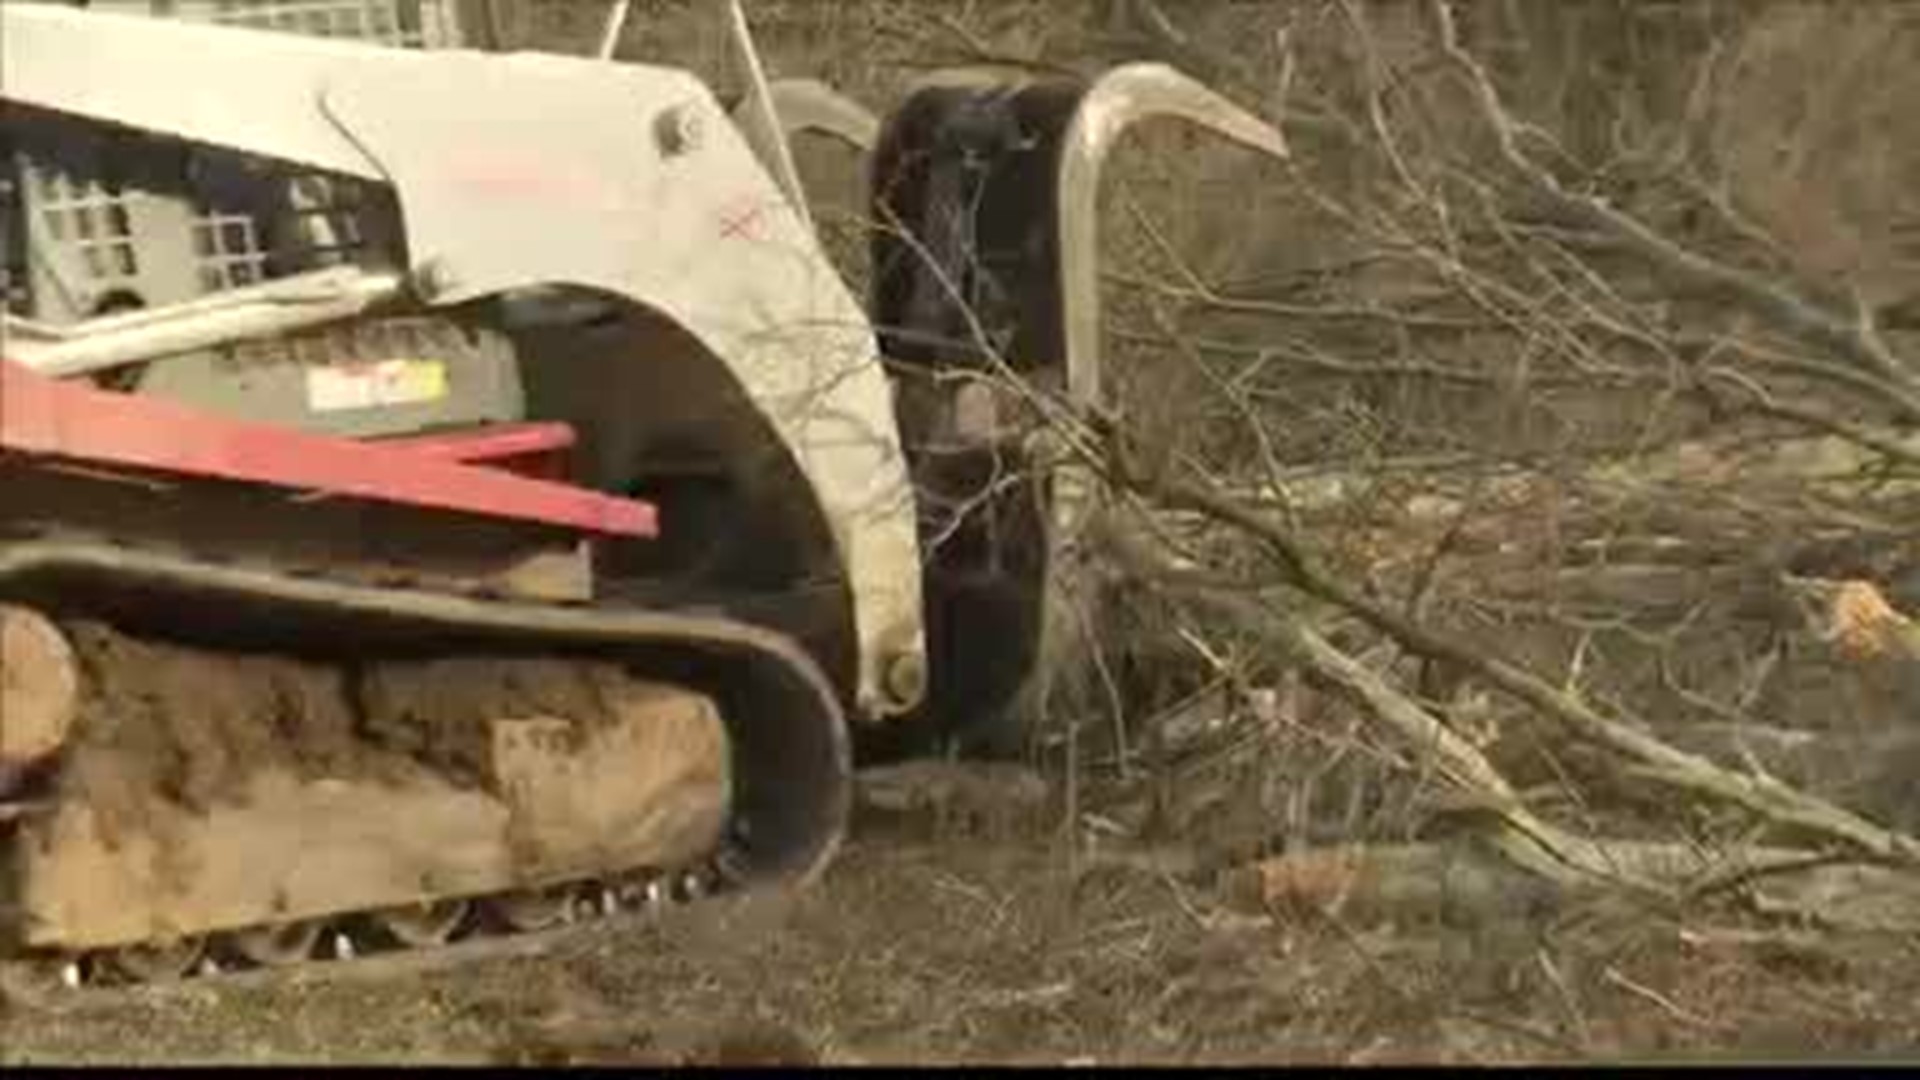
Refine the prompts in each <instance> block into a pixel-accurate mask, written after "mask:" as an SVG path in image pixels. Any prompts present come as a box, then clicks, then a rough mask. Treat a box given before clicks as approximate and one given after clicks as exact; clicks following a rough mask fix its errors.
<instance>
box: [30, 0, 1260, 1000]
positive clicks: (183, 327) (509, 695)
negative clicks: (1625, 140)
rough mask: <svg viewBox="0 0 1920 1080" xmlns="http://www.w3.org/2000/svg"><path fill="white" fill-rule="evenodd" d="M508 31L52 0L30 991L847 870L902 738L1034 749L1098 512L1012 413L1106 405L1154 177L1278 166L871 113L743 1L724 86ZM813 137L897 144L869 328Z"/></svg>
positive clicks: (371, 3) (958, 102)
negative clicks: (1002, 737)
mask: <svg viewBox="0 0 1920 1080" xmlns="http://www.w3.org/2000/svg"><path fill="white" fill-rule="evenodd" d="M483 7H484V5H483ZM619 7H621V9H622V10H624V5H620V6H619ZM473 8H474V5H456V4H451V3H448V4H435V3H431V2H428V0H412V2H407V0H351V2H348V0H328V2H318V0H302V2H284V3H283V2H258V3H228V2H200V3H194V2H190V0H180V2H177V3H167V4H159V3H155V4H151V5H148V4H130V3H120V4H95V5H92V7H91V8H90V9H89V8H84V7H81V6H75V5H70V4H60V3H23V2H15V0H8V2H7V3H5V4H0V99H3V100H4V113H0V129H3V130H4V133H5V150H6V153H5V156H4V158H0V201H3V202H4V222H5V231H4V233H3V234H0V241H3V244H4V246H3V248H0V253H3V254H4V265H5V268H6V275H5V279H4V284H5V294H6V295H5V299H6V318H5V323H4V331H5V332H4V339H0V958H5V963H7V964H9V965H11V968H10V970H12V971H13V972H14V973H15V974H16V975H22V977H23V978H25V977H27V976H28V975H30V976H32V977H34V978H39V977H43V976H44V977H47V978H48V979H49V980H50V981H49V985H57V984H58V983H59V982H61V981H64V982H65V983H67V984H81V983H88V984H91V983H115V982H126V981H133V982H139V981H147V980H155V979H172V978H178V977H184V976H191V975H197V974H207V973H218V972H226V971H232V970H236V969H241V968H254V967H284V966H288V965H298V964H305V963H310V962H318V961H321V960H328V959H346V958H351V957H353V956H357V955H362V954H364V953H367V952H369V951H374V950H380V949H425V948H434V947H441V946H452V945H457V944H458V943H460V942H463V941H467V940H471V939H476V938H485V937H494V936H501V935H514V934H536V933H541V932H546V931H550V930H553V929H554V928H556V927H559V926H561V925H562V924H566V923H571V922H575V921H577V920H579V919H581V918H582V917H584V916H585V915H587V914H590V913H605V912H611V911H614V910H618V909H620V908H623V907H630V906H641V905H646V904H650V903H656V902H663V901H667V900H672V899H681V900H685V899H690V898H692V897H695V896H698V895H702V894H705V893H710V892H712V891H714V890H719V889H733V888H744V887H754V886H757V885H764V884H772V883H786V884H794V883H801V882H805V881H806V880H808V879H809V878H810V877H812V876H813V875H815V874H817V873H818V872H819V871H820V870H821V869H822V867H823V866H824V865H825V864H826V863H827V862H828V861H829V859H830V857H831V855H832V853H833V852H834V850H835V846H836V844H837V842H838V841H839V839H840V836H841V833H842V830H843V827H844V824H845V820H846V815H847V807H848V801H849V785H850V775H851V767H852V761H853V754H854V750H855V748H856V747H862V748H882V749H885V748H887V747H892V748H894V749H895V750H899V749H901V748H908V749H910V748H912V747H915V746H924V745H926V744H927V743H926V740H928V739H930V738H932V737H935V736H942V737H944V736H947V735H953V734H963V733H966V732H970V731H971V732H978V731H991V730H996V729H1004V728H1005V727H1006V725H1007V724H1008V723H1009V720H1008V718H1010V717H1017V716H1018V715H1019V714H1020V711H1021V709H1022V702H1023V701H1024V700H1025V698H1026V696H1027V695H1028V693H1029V690H1030V688H1031V687H1032V685H1033V684H1034V681H1035V679H1036V678H1037V676H1038V675H1039V674H1040V673H1041V669H1042V668H1043V666H1044V665H1043V664H1042V657H1043V656H1046V655H1048V650H1047V647H1046V641H1047V639H1048V635H1049V634H1050V633H1052V632H1053V630H1052V629H1050V628H1051V627H1052V624H1053V620H1052V619H1051V618H1050V616H1049V613H1048V595H1049V580H1050V576H1051V574H1050V559H1051V558H1052V557H1053V552H1054V551H1055V547H1056V539H1057V537H1058V536H1059V535H1060V530H1061V529H1062V528H1063V527H1064V526H1063V522H1067V521H1068V519H1070V518H1071V517H1072V515H1073V514H1075V513H1079V512H1081V511H1079V510H1078V509H1076V507H1079V506H1081V505H1083V504H1081V503H1079V502H1077V501H1075V500H1070V499H1067V498H1065V497H1064V496H1063V495H1061V492H1063V491H1065V490H1066V488H1065V487H1063V486H1062V485H1063V484H1064V481H1063V480H1062V476H1061V474H1059V473H1058V472H1057V471H1054V470H1049V469H1041V468H1037V467H1035V465H1036V460H1037V459H1036V458H1035V457H1034V454H1035V453H1036V452H1035V451H1034V450H1033V449H1032V440H1030V439H1028V438H1026V435H1027V434H1028V433H1029V429H1030V427H1031V425H1030V424H1028V423H1027V421H1026V414H1025V413H1024V412H1023V411H1022V410H1023V409H1024V408H1025V406H1023V404H1022V401H1023V400H1027V399H1023V398H1022V397H1021V396H1020V395H1018V394H1008V393H1005V392H997V391H994V390H992V389H991V387H994V386H1004V385H1005V384H1006V383H1007V381H1008V380H1009V379H1012V380H1017V381H1018V382H1019V383H1020V384H1022V385H1026V386H1029V387H1031V388H1032V389H1031V390H1030V391H1029V392H1030V393H1033V394H1043V395H1049V396H1050V399H1051V400H1058V401H1061V402H1067V403H1071V402H1073V401H1076V400H1080V401H1087V400H1095V399H1097V398H1098V396H1099V394H1100V372H1099V360H1098V339H1097V331H1098V325H1099V313H1098V310H1097V308H1098V290H1097V288H1096V265H1095V263H1096V258H1097V254H1096V251H1095V236H1094V229H1095V220H1094V219H1095V213H1094V208H1095V200H1094V196H1095V192H1096V188H1097V184H1098V178H1099V171H1100V166H1101V163H1102V161H1103V160H1104V158H1105V157H1106V155H1107V153H1108V151H1109V150H1110V149H1111V147H1112V146H1113V145H1114V143H1115V142H1116V140H1117V139H1118V138H1119V137H1120V136H1121V134H1122V133H1123V132H1124V131H1125V130H1126V129H1127V128H1128V127H1129V126H1131V125H1132V124H1134V123H1135V122H1137V121H1140V120H1143V119H1148V118H1153V117H1161V116H1173V117H1177V118H1182V119H1185V120H1187V121H1190V122H1194V123H1197V124H1200V125H1202V126H1204V127H1207V128H1210V129H1212V130H1214V131H1217V132H1218V133H1220V134H1222V135H1224V136H1226V137H1228V138H1231V139H1234V140H1237V141H1239V142H1242V143H1245V144H1247V145H1249V146H1252V147H1255V148H1259V149H1262V150H1266V151H1270V152H1272V153H1275V154H1278V153H1281V152H1282V147H1281V144H1280V141H1279V137H1278V135H1277V134H1276V133H1275V132H1274V131H1272V130H1271V129H1270V128H1268V127H1267V126H1265V125H1264V124H1262V123H1261V122H1260V121H1258V120H1256V119H1254V118H1253V117H1251V116H1249V115H1247V114H1245V113H1243V112H1241V111H1240V110H1238V109H1236V108H1234V107H1233V106H1231V105H1229V104H1228V103H1226V102H1225V101H1223V100H1222V99H1220V98H1218V97H1217V96H1215V95H1213V94H1212V93H1210V92H1208V91H1207V90H1205V89H1203V88H1201V87H1200V86H1198V85H1196V84H1194V83H1193V82H1191V81H1189V80H1187V79H1186V78H1184V77H1182V76H1180V75H1179V74H1177V73H1176V72H1174V71H1172V70H1170V69H1167V68H1165V67H1160V66H1154V65H1137V66H1129V67H1123V68H1119V69H1117V70H1115V71H1113V72H1111V73H1110V74H1108V75H1106V76H1104V77H1102V78H1100V79H1098V80H1094V81H1092V82H1091V83H1082V82H1076V81H1072V80H1059V79H1051V78H1038V77H1034V76H1030V75H1007V74H1004V73H994V72H963V73H957V74H953V75H949V76H943V77H941V78H938V79H935V80H931V81H929V82H928V83H927V85H925V86H924V87H922V88H921V89H919V90H918V91H916V92H915V93H914V94H912V95H911V96H910V97H909V99H908V100H907V101H906V102H905V104H904V106H903V107H902V108H901V109H899V110H898V111H896V112H895V113H894V114H893V115H891V116H889V117H887V118H886V119H885V121H884V122H880V123H876V122H874V121H873V120H872V119H871V118H869V117H865V116H864V115H863V114H862V113H861V112H860V110H859V109H858V108H857V107H853V106H851V105H850V104H849V103H847V102H846V101H844V100H843V99H839V98H838V97H837V96H836V95H833V94H831V93H830V92H826V91H824V90H823V88H820V87H817V86H811V85H808V84H800V83H778V82H769V81H767V80H766V79H765V78H764V77H763V76H762V75H761V74H760V65H759V61H758V59H757V57H756V56H755V54H754V51H753V46H752V42H751V39H750V38H749V37H748V36H747V33H746V26H745V22H744V20H743V19H742V18H741V17H740V13H739V10H738V8H737V7H735V8H732V9H730V10H729V18H730V20H731V25H732V27H733V29H734V31H735V36H734V40H735V42H736V44H737V45H738V47H739V49H740V50H741V55H742V56H743V58H745V59H746V60H747V61H749V62H748V63H747V64H746V65H745V70H746V71H748V72H749V73H750V75H751V78H750V79H749V80H748V81H749V83H750V85H749V87H748V89H747V91H746V92H745V94H744V95H743V97H742V98H741V100H739V101H737V102H731V103H725V104H723V103H722V102H721V101H719V100H718V99H717V98H716V96H715V95H714V94H713V93H712V92H711V91H710V90H709V89H708V87H707V86H706V85H705V84H703V83H702V82H701V81H700V80H698V79H696V78H695V77H693V76H692V75H690V74H688V73H686V72H685V71H683V70H679V69H676V68H673V67H667V66H656V65H652V64H645V63H632V62H625V61H624V60H620V59H615V58H609V57H604V56H601V57H573V56H562V55H552V54H543V53H530V52H519V53H501V52H494V51H488V50H487V49H485V48H482V47H478V46H480V45H484V44H486V42H485V41H484V40H482V39H483V38H484V34H482V33H479V32H477V31H476V30H475V26H476V25H477V23H476V22H475V21H474V19H473V16H472V11H473ZM729 106H730V107H729ZM809 129H811V130H824V131H827V132H829V133H832V134H836V135H838V136H839V137H841V138H844V139H846V140H848V141H849V142H852V143H854V144H855V145H864V146H869V147H871V149H872V151H873V161H872V168H871V181H872V191H873V196H872V197H873V200H874V204H875V206H874V218H875V220H876V221H877V222H882V223H884V225H883V227H878V228H876V229H875V230H874V234H873V255H874V265H873V278H874V281H873V289H872V292H873V295H872V300H871V305H870V308H871V309H870V310H869V305H864V304H862V303H861V302H859V301H858V300H856V298H855V297H854V296H853V295H851V294H850V292H849V289H848V286H847V285H846V284H845V282H844V280H843V278H842V276H841V274H840V273H838V272H837V271H836V269H835V267H834V265H833V264H832V263H831V262H830V261H829V259H828V257H827V256H826V254H825V253H824V251H823V248H822V246H821V243H820V241H819V239H818V237H817V236H816V234H815V232H814V230H813V228H812V225H811V223H810V220H809V215H808V212H807V209H806V205H805V200H804V196H803V195H802V193H801V191H800V189H799V185H798V182H797V181H796V180H795V178H794V169H793V165H792V161H791V157H790V155H789V153H788V146H787V140H788V139H789V138H790V137H791V136H792V135H793V134H794V133H796V132H797V131H801V130H809ZM1009 477H1011V478H1013V480H1012V481H1011V482H1009V480H1008V478H1009ZM899 732H906V733H909V734H910V736H911V737H902V736H900V735H898V734H897V733H899ZM863 752H868V751H866V750H863ZM871 752H875V753H878V752H881V750H878V749H876V750H872V751H871ZM22 973H25V974H22Z"/></svg>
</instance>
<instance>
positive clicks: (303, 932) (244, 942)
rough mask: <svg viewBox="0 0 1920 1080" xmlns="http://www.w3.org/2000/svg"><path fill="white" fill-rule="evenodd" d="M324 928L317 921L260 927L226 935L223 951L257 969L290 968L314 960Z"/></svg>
mask: <svg viewBox="0 0 1920 1080" xmlns="http://www.w3.org/2000/svg"><path fill="white" fill-rule="evenodd" d="M325 932H326V924H325V923H324V922H322V921H320V920H318V919H303V920H300V921H298V922H290V923H281V924H280V925H278V926H262V927H259V928H256V929H251V930H242V931H239V932H237V933H234V934H231V935H228V936H227V937H226V938H225V939H224V940H223V941H222V945H223V946H224V949H223V951H227V952H231V953H232V954H233V955H235V956H237V957H239V958H240V959H242V960H245V961H247V962H248V963H251V964H254V965H256V966H258V967H290V966H292V965H294V964H299V963H304V962H305V961H307V960H310V959H312V958H313V954H314V951H315V950H316V949H317V948H319V946H320V938H321V936H322V935H323V934H324V933H325Z"/></svg>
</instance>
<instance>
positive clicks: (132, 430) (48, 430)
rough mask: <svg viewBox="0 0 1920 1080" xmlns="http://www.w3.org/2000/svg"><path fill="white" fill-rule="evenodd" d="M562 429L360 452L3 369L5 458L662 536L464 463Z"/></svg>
mask: <svg viewBox="0 0 1920 1080" xmlns="http://www.w3.org/2000/svg"><path fill="white" fill-rule="evenodd" d="M572 439H573V432H572V430H571V429H570V428H567V427H566V425H563V424H556V425H545V424H542V425H514V426H512V427H510V428H506V429H492V430H490V431H486V432H482V433H478V434H472V433H463V434H460V435H454V436H434V437H427V438H424V439H412V440H401V441H398V442H394V443H370V442H356V441H354V440H351V439H341V438H334V437H331V436H326V435H314V434H310V433H308V432H304V431H297V430H294V429H291V428H284V427H276V426H270V425H266V424H255V423H247V422H245V421H237V420H229V419H226V418H224V417H219V416H213V415H210V414H207V413H203V412H198V411H195V410H193V409H189V408H186V407H184V406H181V405H177V404H174V403H171V402H167V401H161V400H157V399H155V398H151V397H138V396H132V395H127V394H117V393H112V392H109V391H105V390H98V389H95V388H94V387H92V386H88V385H85V384H81V383H72V382H62V381H58V380H55V379H50V378H48V377H46V376H44V375H41V374H39V373H37V372H35V371H33V370H32V369H30V368H27V367H25V366H23V365H20V364H16V363H14V362H12V361H8V360H0V457H5V456H11V455H16V454H17V455H22V456H25V457H29V458H49V459H54V460H58V461H63V462H69V463H73V464H82V465H89V466H95V467H106V468H120V469H133V470H139V471H143V472H157V473H163V474H170V475H175V476H185V477H199V478H205V479H219V480H228V481H237V482H241V483H251V484H264V485H268V486H271V487H278V488H285V489H288V490H289V491H293V492H299V493H306V494H318V495H326V496H334V497H339V498H350V499H365V500H369V501H373V502H383V503H393V504H398V505H405V506H415V507H423V508H427V509H433V510H448V511H453V512H456V513H464V514H475V515H478V516H481V517H488V518H495V519H501V520H508V521H519V522H529V523H536V524H542V525H551V526H556V527H559V528H563V529H570V530H573V531H575V532H579V533H582V534H586V535H591V536H609V537H652V536H657V535H658V534H659V522H658V516H657V513H656V510H655V508H654V507H653V506H652V505H651V504H648V503H644V502H640V501H637V500H634V499H622V498H616V497H613V496H610V495H603V494H601V493H600V492H597V491H591V490H589V489H587V488H581V487H575V486H573V485H570V484H564V483H557V482H555V481H552V480H546V479H533V478H529V477H525V476H518V475H514V474H513V473H511V472H507V471H504V470H503V469H501V468H497V467H490V466H483V465H473V464H466V462H470V461H494V462H504V461H506V460H508V459H521V458H525V457H528V456H534V457H538V456H542V455H547V454H550V453H552V452H554V451H556V450H560V449H564V447H565V446H566V445H569V444H571V442H572Z"/></svg>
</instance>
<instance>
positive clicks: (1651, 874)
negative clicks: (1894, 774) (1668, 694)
mask: <svg viewBox="0 0 1920 1080" xmlns="http://www.w3.org/2000/svg"><path fill="white" fill-rule="evenodd" d="M1593 849H1594V850H1595V851H1597V852H1601V853H1604V856H1605V857H1606V858H1607V859H1609V860H1610V861H1612V862H1614V863H1615V864H1616V865H1617V866H1618V868H1619V872H1620V875H1621V876H1622V877H1623V878H1630V879H1635V880H1640V881H1645V882H1652V883H1656V884H1658V885H1660V886H1662V887H1664V888H1666V889H1669V890H1671V891H1672V892H1673V893H1674V894H1675V895H1680V896H1685V895H1689V894H1695V895H1698V894H1704V893H1708V892H1720V893H1732V892H1736V891H1737V892H1739V893H1741V894H1743V895H1744V896H1745V897H1746V898H1747V901H1748V902H1749V904H1750V905H1751V906H1752V907H1753V908H1754V909H1756V910H1758V911H1759V912H1760V913H1762V914H1766V915H1771V916H1776V917H1778V916H1789V917H1792V918H1795V919H1799V920H1803V921H1805V922H1807V923H1809V924H1812V925H1821V926H1827V927H1832V928H1835V929H1846V930H1858V931H1871V932H1887V933H1913V932H1916V931H1920V875H1916V874H1914V873H1912V872H1903V871H1900V870H1896V869H1892V868H1887V867H1877V866H1866V865H1849V864H1835V863H1830V862H1823V861H1822V860H1821V859H1819V858H1817V857H1816V856H1815V855H1814V854H1813V853H1811V852H1806V851H1797V850H1793V849H1786V848H1764V849H1756V850H1752V851H1747V852H1740V853H1735V854H1729V855H1727V856H1725V857H1722V858H1720V859H1717V860H1715V859H1711V858H1709V857H1708V856H1707V855H1705V854H1704V853H1703V852H1701V851H1700V850H1698V849H1696V848H1692V847H1688V846H1685V845H1680V844H1658V843H1641V842H1632V841H1599V842H1596V843H1595V844H1594V845H1593ZM1223 884H1224V885H1225V894H1226V898H1227V900H1228V903H1229V904H1230V905H1231V906H1232V907H1234V908H1235V909H1237V910H1239V911H1242V912H1259V913H1265V914H1270V915H1275V916H1281V917H1288V916H1299V915H1308V914H1316V913H1317V914H1324V915H1331V916H1336V917H1339V918H1343V919H1352V920H1369V919H1396V920H1400V919H1430V920H1438V921H1442V922H1446V923H1451V924H1476V923H1478V924H1484V923H1486V922H1489V921H1492V920H1500V919H1512V918H1517V917H1528V916H1540V915H1548V914H1551V913H1552V912H1554V911H1556V910H1558V909H1559V908H1560V907H1561V906H1562V905H1565V904H1568V903H1572V902H1576V901H1578V900H1581V899H1585V898H1589V897H1593V896H1597V895H1599V894H1600V893H1601V892H1602V891H1604V890H1605V889H1606V883H1605V882H1604V881H1602V880H1601V879H1599V878H1584V879H1578V880H1577V881H1576V880H1575V879H1561V880H1558V881H1555V880H1550V879H1548V878H1545V877H1543V876H1541V875H1539V874H1534V873H1530V872H1528V871H1526V870H1523V869H1521V868H1520V867H1518V866H1515V865H1514V864H1513V863H1511V862H1509V861H1507V860H1506V859H1505V858H1503V857H1502V856H1501V855H1500V854H1498V853H1497V852H1495V851H1493V850H1492V849H1490V848H1487V847H1485V846H1483V845H1476V844H1466V843H1434V844H1404V845H1377V846H1365V845H1353V846H1346V847H1330V848H1318V849H1310V850H1307V851H1302V852H1295V853H1292V854H1289V855H1282V856H1277V857H1274V858H1270V859H1264V860H1261V861H1259V862H1254V863H1250V864H1247V865H1244V866H1240V867H1236V868H1235V869H1233V870H1231V871H1229V872H1228V874H1227V876H1226V879H1225V881H1224V883H1223Z"/></svg>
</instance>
